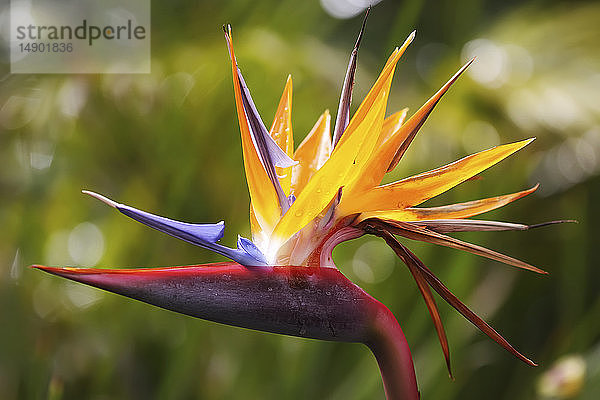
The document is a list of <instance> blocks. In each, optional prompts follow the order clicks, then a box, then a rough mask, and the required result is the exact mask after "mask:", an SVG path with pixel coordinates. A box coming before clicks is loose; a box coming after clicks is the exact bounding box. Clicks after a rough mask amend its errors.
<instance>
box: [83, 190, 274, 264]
mask: <svg viewBox="0 0 600 400" xmlns="http://www.w3.org/2000/svg"><path fill="white" fill-rule="evenodd" d="M84 193H87V194H89V195H90V196H93V197H95V198H97V199H99V200H101V201H103V202H104V203H106V204H108V205H110V206H111V207H114V208H116V209H117V210H119V211H120V212H121V213H123V214H125V215H127V216H128V217H130V218H133V219H134V220H136V221H138V222H141V223H142V224H144V225H147V226H149V227H151V228H154V229H156V230H159V231H161V232H164V233H166V234H168V235H171V236H174V237H176V238H178V239H181V240H185V241H186V242H188V243H192V244H195V245H197V246H200V247H204V248H205V249H208V250H211V251H214V252H215V253H218V254H221V255H223V256H225V257H227V258H229V259H231V260H233V261H236V262H238V263H240V264H242V265H245V266H247V267H251V266H261V265H268V264H267V261H266V258H265V256H264V255H263V254H262V253H261V251H260V250H259V249H258V248H257V247H256V246H255V245H254V243H252V242H251V241H250V240H248V239H244V238H240V239H238V248H237V249H232V248H229V247H227V246H223V245H222V244H220V243H217V242H218V241H219V240H220V239H221V238H222V237H223V232H224V230H225V224H224V222H223V221H221V222H218V223H216V224H190V223H187V222H180V221H175V220H173V219H169V218H165V217H161V216H158V215H154V214H150V213H148V212H146V211H142V210H138V209H136V208H133V207H130V206H127V205H125V204H119V203H116V202H114V201H112V200H110V199H108V198H106V197H104V196H102V195H99V194H97V193H94V192H88V191H84Z"/></svg>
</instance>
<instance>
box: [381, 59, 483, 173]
mask: <svg viewBox="0 0 600 400" xmlns="http://www.w3.org/2000/svg"><path fill="white" fill-rule="evenodd" d="M473 61H475V59H474V58H473V59H471V60H470V61H469V62H467V63H466V64H465V65H463V66H462V67H461V69H459V70H458V71H457V72H456V73H455V74H454V76H453V77H452V78H450V80H449V81H448V82H446V84H445V85H444V86H442V88H441V89H440V90H438V91H437V93H436V94H434V95H433V96H432V97H431V98H430V99H429V100H427V103H425V104H423V106H421V108H420V109H419V111H417V112H416V113H414V115H413V116H412V117H410V119H409V120H408V121H407V122H406V124H404V125H403V126H402V129H401V131H400V132H398V136H400V137H401V138H403V141H402V143H401V144H400V147H399V148H398V149H397V152H396V154H395V155H394V157H393V158H392V160H391V162H390V165H389V166H388V167H387V171H391V170H393V169H394V168H395V167H396V165H397V164H398V162H399V161H400V159H401V158H402V156H403V155H404V153H405V152H406V149H408V146H410V144H411V143H412V141H413V139H414V138H415V136H416V135H417V132H418V131H419V129H421V126H423V124H424V123H425V120H426V119H427V117H428V116H429V114H431V112H432V111H433V109H434V107H435V106H436V104H437V103H438V102H439V101H440V99H441V98H442V96H443V95H444V94H446V92H447V91H448V89H450V86H452V84H453V83H454V82H456V80H457V79H458V77H459V76H460V75H461V74H462V73H463V72H465V70H466V69H467V68H468V67H469V65H471V63H473ZM398 140H399V139H398ZM394 144H395V143H394Z"/></svg>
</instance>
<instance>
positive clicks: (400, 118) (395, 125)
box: [377, 108, 408, 146]
mask: <svg viewBox="0 0 600 400" xmlns="http://www.w3.org/2000/svg"><path fill="white" fill-rule="evenodd" d="M407 113H408V108H404V109H402V110H400V111H396V112H395V113H393V114H392V115H390V116H389V117H387V118H386V119H385V121H383V128H382V130H381V135H379V140H378V141H377V145H378V146H380V145H382V144H383V143H385V142H386V141H387V140H388V139H389V138H391V137H392V136H393V135H395V134H396V132H398V130H399V129H400V127H402V124H403V123H404V120H405V119H406V114H407Z"/></svg>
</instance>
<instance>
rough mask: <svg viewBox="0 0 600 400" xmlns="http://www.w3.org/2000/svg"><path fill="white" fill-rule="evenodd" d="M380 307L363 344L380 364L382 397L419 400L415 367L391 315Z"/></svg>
mask: <svg viewBox="0 0 600 400" xmlns="http://www.w3.org/2000/svg"><path fill="white" fill-rule="evenodd" d="M379 305H380V307H378V308H379V310H378V311H379V312H378V313H377V315H376V317H375V320H374V321H373V328H374V329H373V331H372V333H371V337H370V339H369V341H368V342H366V343H365V344H366V345H367V346H368V347H369V348H370V349H371V351H372V352H373V354H374V355H375V358H376V359H377V364H379V370H380V372H381V377H382V379H383V386H384V388H385V396H386V398H387V400H418V399H419V397H420V396H419V390H418V389H417V380H416V376H415V367H414V365H413V361H412V357H411V354H410V349H409V347H408V343H407V341H406V338H405V337H404V333H403V332H402V328H400V325H399V324H398V321H396V318H395V317H394V315H393V314H392V312H391V311H390V310H388V309H387V307H385V306H384V305H383V304H381V303H379Z"/></svg>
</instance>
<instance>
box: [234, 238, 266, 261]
mask: <svg viewBox="0 0 600 400" xmlns="http://www.w3.org/2000/svg"><path fill="white" fill-rule="evenodd" d="M237 247H238V250H242V251H243V252H244V253H246V254H248V255H249V256H250V257H252V258H254V259H255V260H257V261H260V262H263V263H265V264H266V263H267V260H266V259H265V256H264V254H263V253H262V252H261V251H260V250H259V249H258V247H256V245H255V244H254V243H252V241H251V240H249V239H246V238H245V237H242V236H238V243H237Z"/></svg>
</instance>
